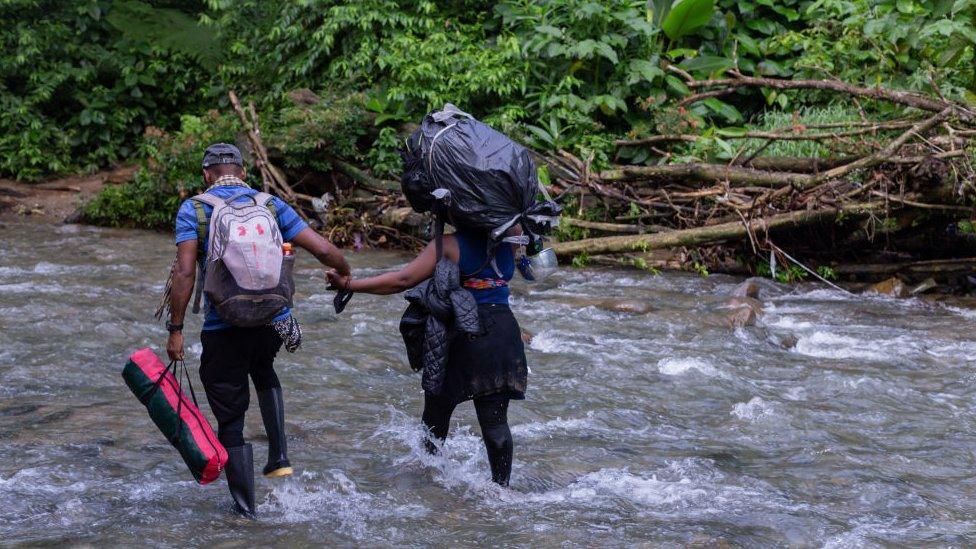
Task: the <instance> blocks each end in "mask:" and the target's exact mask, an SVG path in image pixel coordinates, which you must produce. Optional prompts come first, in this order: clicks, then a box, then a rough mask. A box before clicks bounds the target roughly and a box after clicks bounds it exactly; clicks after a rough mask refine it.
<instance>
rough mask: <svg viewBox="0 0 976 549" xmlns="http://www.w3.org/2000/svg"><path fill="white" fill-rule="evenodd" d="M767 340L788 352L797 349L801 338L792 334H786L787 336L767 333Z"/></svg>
mask: <svg viewBox="0 0 976 549" xmlns="http://www.w3.org/2000/svg"><path fill="white" fill-rule="evenodd" d="M766 339H767V340H768V341H769V342H770V343H772V344H773V345H776V346H777V347H781V348H783V349H787V350H789V349H792V348H794V347H796V344H797V343H799V342H800V338H799V337H797V336H796V334H790V333H786V334H770V333H767V334H766Z"/></svg>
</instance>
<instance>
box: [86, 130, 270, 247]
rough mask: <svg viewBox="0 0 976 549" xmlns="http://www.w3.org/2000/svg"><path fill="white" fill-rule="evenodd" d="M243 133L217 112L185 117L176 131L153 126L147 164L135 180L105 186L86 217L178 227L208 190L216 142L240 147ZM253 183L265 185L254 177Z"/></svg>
mask: <svg viewBox="0 0 976 549" xmlns="http://www.w3.org/2000/svg"><path fill="white" fill-rule="evenodd" d="M239 132H240V127H239V123H238V121H237V119H236V118H235V117H233V116H232V115H226V114H225V115H220V114H218V113H217V111H210V112H208V113H207V114H205V115H203V116H191V115H185V116H183V118H182V120H181V126H180V130H179V131H177V132H173V133H165V132H163V131H162V130H160V129H158V128H149V129H148V130H147V131H146V136H145V139H144V141H143V144H142V149H141V151H140V152H141V153H142V155H143V156H144V157H145V158H146V161H145V162H144V163H143V165H142V167H141V168H140V169H139V171H137V172H136V175H135V177H134V178H133V180H132V181H129V182H127V183H124V184H122V185H118V186H108V187H105V188H104V189H103V190H102V192H100V193H99V194H98V195H97V196H96V197H95V198H94V200H92V201H91V202H89V203H88V204H87V205H86V206H85V209H84V217H85V219H86V220H87V221H88V222H90V223H95V224H99V225H108V226H112V227H147V228H170V227H172V226H173V221H174V219H175V218H176V211H177V209H178V208H179V205H180V203H181V202H182V200H183V199H185V198H187V197H190V196H193V195H194V194H196V193H198V192H200V191H201V190H202V189H203V186H204V182H203V176H202V174H201V168H200V162H201V160H202V158H203V150H204V149H205V148H206V147H207V145H209V144H211V143H216V142H226V143H234V142H236V141H237V137H238V133H239ZM248 182H249V183H251V184H252V186H254V185H257V184H259V181H258V180H257V179H256V178H255V175H254V174H253V173H249V174H248Z"/></svg>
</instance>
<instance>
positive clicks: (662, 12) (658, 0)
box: [648, 0, 671, 28]
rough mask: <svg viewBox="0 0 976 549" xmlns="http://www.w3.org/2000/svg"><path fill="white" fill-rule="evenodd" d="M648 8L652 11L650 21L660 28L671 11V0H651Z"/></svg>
mask: <svg viewBox="0 0 976 549" xmlns="http://www.w3.org/2000/svg"><path fill="white" fill-rule="evenodd" d="M648 10H649V11H650V12H651V17H650V22H651V24H652V25H654V26H655V27H658V28H660V27H661V22H662V21H664V18H665V17H667V15H668V12H670V11H671V0H650V1H649V2H648Z"/></svg>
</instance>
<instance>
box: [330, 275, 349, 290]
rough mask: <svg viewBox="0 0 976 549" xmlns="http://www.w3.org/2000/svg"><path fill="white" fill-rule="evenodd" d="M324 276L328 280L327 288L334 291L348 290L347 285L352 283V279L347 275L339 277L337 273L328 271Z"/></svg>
mask: <svg viewBox="0 0 976 549" xmlns="http://www.w3.org/2000/svg"><path fill="white" fill-rule="evenodd" d="M325 276H326V277H327V278H328V279H329V288H330V289H335V290H348V289H349V283H350V282H352V277H351V276H349V275H345V276H343V275H341V274H339V273H338V272H337V271H334V270H328V271H326V272H325Z"/></svg>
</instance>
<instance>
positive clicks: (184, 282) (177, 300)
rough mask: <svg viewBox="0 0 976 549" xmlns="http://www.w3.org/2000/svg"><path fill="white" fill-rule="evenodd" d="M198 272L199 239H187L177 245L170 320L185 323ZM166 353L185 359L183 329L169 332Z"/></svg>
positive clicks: (171, 358)
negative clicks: (187, 307)
mask: <svg viewBox="0 0 976 549" xmlns="http://www.w3.org/2000/svg"><path fill="white" fill-rule="evenodd" d="M196 273H197V241H196V239H193V240H185V241H183V242H180V243H179V244H177V245H176V265H174V266H173V286H172V287H171V288H170V293H169V311H170V312H169V322H170V324H177V325H179V324H183V319H184V317H185V316H186V306H187V305H188V304H189V303H190V295H191V294H192V293H193V281H194V278H195V277H196ZM166 354H167V355H169V359H170V360H183V331H182V330H180V331H178V332H173V333H171V334H169V340H168V341H167V342H166Z"/></svg>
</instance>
